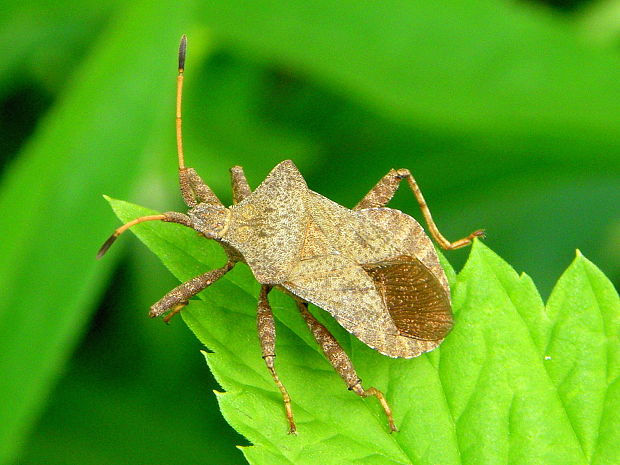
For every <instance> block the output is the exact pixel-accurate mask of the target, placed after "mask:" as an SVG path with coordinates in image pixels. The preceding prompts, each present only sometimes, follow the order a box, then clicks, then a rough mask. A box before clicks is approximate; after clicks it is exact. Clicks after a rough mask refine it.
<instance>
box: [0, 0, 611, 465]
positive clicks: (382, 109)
mask: <svg viewBox="0 0 620 465" xmlns="http://www.w3.org/2000/svg"><path fill="white" fill-rule="evenodd" d="M574 3H575V2H565V5H567V6H569V7H572V6H573V4H574ZM617 5H618V1H617V0H606V1H601V2H589V3H588V4H584V5H582V8H581V9H573V10H572V12H571V13H566V11H564V12H562V13H559V12H558V11H555V10H551V9H548V7H544V6H542V5H541V4H536V3H534V2H533V1H529V2H507V1H500V0H482V1H480V2H475V4H474V3H472V2H465V1H464V0H458V1H457V0H451V1H448V2H444V4H442V5H441V6H438V5H436V4H435V2H412V1H404V0H402V1H396V0H394V1H389V2H370V1H368V2H366V1H363V2H353V1H340V2H328V1H319V2H313V3H312V4H309V3H307V2H302V1H298V0H294V1H293V0H291V1H289V2H287V3H286V5H282V4H280V2H273V1H266V2H260V4H259V3H251V2H240V1H233V0H231V1H228V2H209V3H206V2H198V1H191V0H183V1H175V2H172V1H168V0H164V1H162V2H158V3H155V4H154V3H152V2H146V1H143V0H142V1H136V2H131V3H127V2H125V3H123V2H118V1H112V0H107V1H102V2H101V1H100V2H97V3H95V2H88V1H87V2H84V1H82V2H76V1H73V0H63V1H60V2H49V1H43V0H33V1H31V2H28V3H27V4H24V3H23V2H17V1H14V0H6V1H4V2H3V7H2V9H1V10H0V38H1V42H2V43H3V44H6V46H4V47H2V49H1V50H0V53H1V54H2V56H1V58H0V63H2V66H0V99H1V101H2V106H1V108H0V111H1V114H0V117H1V121H2V124H1V125H0V148H2V150H1V153H0V157H2V159H1V162H0V166H1V167H2V178H1V184H0V211H1V212H2V215H1V219H0V222H1V223H0V230H2V232H3V240H2V241H0V257H2V258H1V259H0V285H1V288H2V299H0V353H2V358H0V372H1V373H2V377H1V378H0V393H1V394H2V396H3V399H5V401H3V402H2V403H0V463H13V461H14V460H15V459H16V458H18V459H19V463H21V464H30V463H32V464H35V463H46V464H54V463H58V464H60V463H67V462H69V463H70V462H75V461H76V460H75V459H74V458H75V457H79V463H82V464H97V463H169V464H173V463H183V464H187V463H213V464H216V463H217V464H220V463H227V464H228V463H230V464H234V463H243V457H242V456H241V454H240V453H239V452H238V451H236V450H235V449H234V448H233V447H232V445H234V444H243V443H244V440H243V439H242V438H240V437H239V436H237V435H236V434H235V433H234V432H233V431H232V430H231V429H230V428H229V427H228V426H226V424H225V423H224V422H223V420H222V419H221V417H220V415H219V413H218V411H217V408H216V403H215V399H214V396H213V395H212V393H211V392H210V389H214V388H216V385H215V383H214V382H213V380H212V378H210V376H209V375H208V373H206V370H205V369H204V366H203V361H202V360H201V356H200V354H199V352H198V349H199V348H200V345H199V343H198V342H197V341H196V340H195V338H193V336H191V335H190V334H189V331H187V330H186V328H184V327H182V325H180V324H179V322H174V323H173V324H172V325H170V327H164V326H163V325H161V324H159V323H158V322H154V321H148V320H146V319H145V317H144V315H145V313H146V310H147V309H148V306H149V304H150V303H152V302H153V301H155V300H157V298H159V297H160V296H161V295H162V294H163V293H164V292H165V291H166V290H168V289H169V288H170V287H172V286H173V285H174V282H175V281H174V279H172V278H171V277H170V276H169V274H168V273H167V272H166V271H165V270H163V268H162V267H161V265H159V264H158V263H157V261H156V260H155V259H154V258H153V257H151V256H150V255H149V254H148V252H146V251H145V250H144V249H143V248H142V247H139V246H138V245H137V242H136V241H132V240H131V238H130V237H127V238H124V240H123V241H122V242H121V244H119V245H117V246H115V247H116V248H117V250H115V251H113V252H112V253H111V254H110V256H109V257H106V260H104V261H102V262H96V261H95V260H94V253H95V252H96V250H97V247H98V246H99V244H100V242H101V241H102V240H103V239H105V237H106V235H107V234H108V233H109V232H110V231H111V230H112V229H113V228H114V227H115V226H116V225H117V220H116V219H115V218H114V216H113V214H112V213H111V212H110V210H109V208H108V206H107V205H106V203H105V202H104V200H103V199H102V198H101V194H104V193H106V194H110V195H112V196H114V197H119V198H125V199H129V200H132V201H135V202H139V203H141V204H144V205H148V206H150V207H152V208H155V209H159V210H171V209H180V208H182V207H181V203H180V200H179V195H178V193H177V191H176V171H175V163H176V161H175V156H174V130H173V111H174V103H173V101H174V84H175V81H174V77H175V61H176V47H177V44H178V39H179V37H180V35H181V33H187V34H188V36H189V40H190V50H189V56H188V62H187V72H186V86H187V87H186V94H185V115H186V119H185V123H186V124H185V145H186V152H187V158H188V163H189V164H191V165H193V166H195V167H196V168H197V169H198V170H199V172H200V173H201V174H202V175H203V177H204V178H205V179H206V180H207V182H208V183H209V184H210V185H211V186H212V187H213V188H214V189H215V190H216V191H217V192H218V194H221V197H222V198H223V199H224V200H226V201H228V200H230V194H229V191H230V189H229V186H228V175H227V171H226V170H227V168H228V167H230V166H231V165H233V164H241V165H244V166H245V168H246V173H247V175H248V178H249V180H250V183H251V184H252V185H253V186H255V185H257V184H258V183H259V182H260V181H261V180H262V179H263V177H264V176H265V175H266V173H267V172H268V171H269V170H270V169H271V168H272V167H273V166H274V165H275V164H276V163H277V162H278V161H280V160H282V159H284V158H292V159H294V160H295V162H296V163H297V164H298V166H299V167H300V169H301V170H302V172H303V173H304V175H305V176H306V179H307V180H308V184H309V185H310V187H311V188H312V189H314V190H317V191H319V192H321V193H322V194H324V195H326V196H328V197H330V198H332V199H333V200H335V201H338V202H340V203H343V204H344V205H352V204H354V203H355V202H356V201H357V200H358V199H359V198H360V197H361V196H362V195H363V194H364V193H365V192H366V191H367V190H368V189H369V188H370V187H371V186H372V185H373V184H374V182H376V181H377V180H378V179H379V178H380V177H381V176H382V175H383V174H384V173H385V172H386V171H387V170H388V169H389V168H391V167H396V168H398V167H407V168H410V169H411V170H412V171H413V173H414V174H415V175H416V178H417V179H418V181H419V183H420V185H421V186H422V189H423V191H424V193H425V195H426V197H427V200H428V202H429V204H430V206H431V208H432V211H433V213H434V216H435V218H436V220H437V222H438V224H439V226H440V228H441V229H442V232H443V233H444V234H445V235H446V236H447V237H449V238H456V237H460V236H462V235H463V234H465V233H467V232H469V231H470V230H472V229H473V228H478V227H485V228H486V229H487V231H488V233H489V237H488V239H487V243H488V244H489V245H490V246H491V247H492V248H493V249H494V250H495V251H497V252H498V253H499V254H500V255H501V256H502V257H503V258H505V259H506V260H507V261H508V262H509V263H511V265H513V266H514V267H515V268H516V269H517V270H524V271H526V272H527V273H528V274H530V275H531V276H532V277H533V278H534V281H535V282H536V283H537V284H539V286H540V291H541V293H542V294H543V296H546V295H548V294H549V291H550V286H551V284H552V283H553V282H555V281H556V280H557V277H558V275H559V274H560V272H561V271H562V270H563V269H565V268H566V266H567V265H568V263H569V262H570V261H571V260H572V257H573V254H574V249H575V248H579V249H581V250H582V251H583V252H584V254H585V255H586V256H588V257H589V258H590V259H592V261H593V262H594V263H596V264H597V265H599V266H600V267H601V268H602V269H603V270H604V271H605V272H606V273H607V275H608V276H610V278H612V280H614V281H615V282H616V283H617V282H618V280H619V278H620V246H619V244H620V105H618V102H620V85H619V84H618V83H620V60H619V57H618V40H617V39H618V33H619V32H620V30H619V28H618V26H617V24H618V21H617V19H618V14H617V13H616V11H617ZM614 19H615V21H614ZM394 205H395V206H396V207H397V208H401V209H403V210H405V211H407V212H408V213H412V214H413V215H414V216H416V217H418V218H419V214H418V211H417V209H416V208H415V204H414V202H413V199H412V198H411V196H410V195H408V193H407V192H406V191H405V190H403V191H402V192H401V193H400V194H399V195H398V196H397V198H396V199H395V201H394ZM466 253H467V252H466V251H457V252H455V253H451V254H450V255H449V259H450V260H451V261H452V262H453V263H454V264H455V265H456V266H457V268H458V267H459V266H460V264H462V263H463V260H464V258H465V256H466ZM97 308H99V311H98V312H97V313H96V314H95V310H96V309H97ZM94 315H95V316H94ZM205 451H206V452H205Z"/></svg>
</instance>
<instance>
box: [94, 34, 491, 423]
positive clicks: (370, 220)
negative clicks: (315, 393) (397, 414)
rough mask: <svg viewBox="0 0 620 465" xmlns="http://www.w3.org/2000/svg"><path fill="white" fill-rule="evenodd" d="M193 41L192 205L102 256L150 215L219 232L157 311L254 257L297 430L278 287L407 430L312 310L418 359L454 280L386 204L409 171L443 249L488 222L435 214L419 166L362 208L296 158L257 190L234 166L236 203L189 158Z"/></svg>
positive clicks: (441, 323)
mask: <svg viewBox="0 0 620 465" xmlns="http://www.w3.org/2000/svg"><path fill="white" fill-rule="evenodd" d="M186 45H187V40H186V38H185V36H183V37H182V39H181V45H180V47H179V74H178V77H177V107H176V133H177V149H178V158H179V183H180V188H181V194H182V196H183V199H184V201H185V203H186V204H187V205H188V207H189V211H188V212H187V214H183V213H178V212H167V213H163V214H160V215H150V216H144V217H141V218H136V219H135V220H133V221H130V222H129V223H126V224H124V225H123V226H121V227H120V228H118V229H117V230H116V231H115V232H114V234H112V236H110V238H109V239H108V240H107V241H106V242H105V243H104V244H103V246H102V247H101V249H100V250H99V254H98V257H101V256H102V255H103V254H104V253H105V252H106V251H107V250H108V249H109V247H110V246H111V245H112V243H113V242H114V240H115V239H116V238H117V237H118V236H119V234H121V233H122V232H123V231H125V230H127V229H128V228H130V227H131V226H133V225H136V224H138V223H142V222H145V221H154V220H159V221H165V222H173V223H179V224H182V225H184V226H187V227H189V228H192V229H194V230H196V231H198V232H199V233H200V234H201V235H202V236H204V237H205V238H208V239H214V240H216V241H218V242H219V243H220V244H221V245H222V246H223V247H224V250H225V251H226V254H227V257H228V261H227V263H226V264H225V265H224V266H222V267H221V268H218V269H215V270H211V271H207V272H206V273H204V274H201V275H200V276H197V277H195V278H193V279H191V280H189V281H187V282H185V283H183V284H181V285H179V286H177V287H176V288H174V289H173V290H171V291H170V292H168V293H167V294H166V295H165V296H164V297H163V298H162V299H161V300H159V301H158V302H156V303H155V304H154V305H153V306H152V307H151V310H150V316H151V317H157V316H161V315H164V314H166V316H165V317H164V320H165V321H168V320H169V319H170V318H171V317H172V316H174V315H175V314H176V313H178V312H179V311H180V310H181V309H182V308H183V307H184V306H185V305H187V303H188V300H189V299H190V298H191V297H192V296H194V295H196V294H197V293H199V292H200V291H202V290H204V289H206V288H207V287H208V286H210V285H211V284H213V283H214V282H215V281H217V280H218V279H220V278H221V277H222V276H224V274H226V273H227V272H228V271H230V270H231V269H232V268H233V266H235V265H236V264H237V263H240V262H242V263H246V264H247V265H248V266H249V267H250V269H251V270H252V272H253V273H254V276H255V277H256V279H257V281H258V282H259V283H260V284H261V291H260V295H259V297H258V310H257V324H258V335H259V339H260V345H261V348H262V353H263V359H264V360H265V363H266V364H267V368H268V369H269V371H270V372H271V375H272V376H273V379H274V381H275V383H276V385H277V386H278V388H279V389H280V392H281V393H282V397H283V399H284V407H285V410H286V417H287V419H288V423H289V432H290V433H295V432H296V426H295V421H294V419H293V412H292V408H291V400H290V397H289V394H288V392H287V390H286V388H285V387H284V385H283V384H282V382H281V381H280V379H279V377H278V374H277V372H276V369H275V364H274V360H275V336H276V332H275V324H274V317H273V313H272V311H271V307H270V305H269V301H268V298H267V296H268V294H269V292H270V291H271V289H273V288H278V289H280V290H281V291H284V292H285V293H287V294H289V295H290V296H291V297H293V299H295V302H296V304H297V307H298V309H299V311H300V312H301V315H302V317H303V319H304V320H305V322H306V323H307V325H308V328H309V329H310V331H311V332H312V334H313V335H314V338H315V339H316V341H317V343H318V344H319V345H320V346H321V349H322V350H323V352H324V354H325V356H326V357H327V359H328V360H329V362H330V363H331V364H332V365H333V367H334V368H335V369H336V371H337V372H338V374H339V375H340V376H341V377H342V378H343V380H344V381H345V383H346V385H347V387H348V388H349V389H350V390H352V391H353V392H355V393H356V394H358V395H359V396H362V397H368V396H375V397H376V398H377V399H378V400H379V402H380V403H381V405H382V407H383V409H384V410H385V414H386V416H387V419H388V423H389V427H390V430H391V431H396V426H395V425H394V420H393V418H392V412H391V410H390V407H389V406H388V403H387V401H386V399H385V397H384V395H383V394H382V393H381V391H379V390H378V389H375V388H374V387H371V388H368V389H365V388H364V387H362V383H361V380H360V379H359V377H358V376H357V374H356V372H355V368H354V367H353V365H352V363H351V360H350V359H349V357H348V356H347V354H346V353H345V352H344V350H343V349H342V347H341V346H340V345H339V344H338V342H337V341H336V339H335V338H334V336H332V335H331V333H330V332H329V331H328V330H327V329H326V328H325V327H324V326H323V325H322V324H321V323H319V322H318V321H317V319H316V318H315V317H314V316H313V315H312V314H311V313H310V311H309V310H308V303H313V304H315V305H316V306H318V307H320V308H322V309H324V310H326V311H328V312H329V313H331V314H332V316H333V317H334V318H335V319H336V321H338V323H339V324H340V325H341V326H342V327H344V328H345V329H346V330H347V331H349V332H350V333H352V334H354V335H355V336H356V337H357V338H358V339H359V340H361V341H362V342H363V343H365V344H367V345H368V346H370V347H372V348H373V349H376V350H377V351H379V352H380V353H382V354H385V355H388V356H390V357H403V358H411V357H416V356H418V355H420V354H422V353H424V352H428V351H429V350H432V349H434V348H435V347H437V346H438V345H439V344H440V343H441V342H442V341H443V339H444V337H445V336H446V334H447V333H448V332H449V331H450V328H451V327H452V311H451V303H450V288H449V286H448V281H447V279H446V276H445V274H444V271H443V269H442V268H441V266H440V265H439V260H438V257H437V253H436V252H435V249H434V247H433V245H432V243H431V240H430V239H429V237H428V236H427V235H426V234H425V232H424V230H423V229H422V227H421V226H420V225H419V224H418V222H417V221H416V220H414V219H413V218H411V217H410V216H408V215H406V214H404V213H402V212H400V211H398V210H394V209H391V208H386V207H385V205H386V204H387V203H388V202H389V201H390V199H391V198H392V196H393V195H394V193H395V192H396V190H397V189H398V187H399V185H400V182H401V181H402V180H405V181H406V182H407V184H408V185H409V187H410V188H411V190H412V192H413V194H414V195H415V197H416V199H417V201H418V204H419V205H420V208H421V210H422V213H423V214H424V218H425V220H426V223H427V224H428V227H429V230H430V233H431V235H432V236H433V238H434V239H435V240H436V241H437V242H438V243H439V245H440V246H441V247H443V248H444V249H457V248H459V247H463V246H465V245H467V244H470V243H471V241H472V239H473V238H474V237H477V236H482V235H483V231H482V230H478V231H475V232H473V233H471V234H470V235H469V236H467V237H465V238H463V239H459V240H457V241H455V242H450V241H448V240H446V239H445V238H444V237H443V236H442V235H441V233H440V232H439V230H438V229H437V226H436V225H435V223H434V221H433V218H432V217H431V213H430V211H429V209H428V207H427V205H426V202H425V201H424V197H423V196H422V192H421V191H420V189H419V188H418V185H417V183H416V181H415V180H414V178H413V176H412V175H411V173H410V172H409V170H406V169H400V170H390V171H389V172H388V173H387V174H386V175H385V176H384V177H383V178H382V179H381V180H380V181H379V182H378V183H377V184H376V185H375V187H373V188H372V189H371V190H370V192H368V194H366V195H365V196H364V198H362V200H361V201H360V202H359V203H358V204H357V205H356V206H355V207H354V208H353V209H348V208H345V207H342V206H340V205H338V204H337V203H335V202H332V201H331V200H329V199H327V198H325V197H323V196H321V195H320V194H317V193H316V192H313V191H311V190H310V189H308V186H307V185H306V182H305V181H304V178H303V177H302V176H301V174H300V172H299V171H298V170H297V168H296V167H295V165H294V164H293V162H292V161H290V160H286V161H283V162H281V163H280V164H279V165H277V166H276V167H275V168H274V169H273V170H272V171H271V173H269V175H268V176H267V178H266V179H265V180H264V181H263V182H262V183H261V185H260V186H258V187H257V188H256V189H255V190H254V191H252V190H251V189H250V187H249V185H248V182H247V181H246V178H245V175H244V173H243V169H242V168H241V167H239V166H235V167H233V168H231V177H232V191H233V201H234V203H233V205H232V206H230V207H225V206H224V205H223V204H222V203H221V202H220V200H219V199H218V198H217V196H216V195H215V194H214V193H213V191H212V190H211V189H210V188H209V186H207V185H206V184H205V183H204V182H203V180H202V179H201V178H200V176H199V175H198V174H197V173H196V171H195V170H194V169H193V168H187V167H186V166H185V161H184V156H183V144H182V136H181V101H182V98H181V97H182V91H183V71H184V65H185V50H186Z"/></svg>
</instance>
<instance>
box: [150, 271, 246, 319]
mask: <svg viewBox="0 0 620 465" xmlns="http://www.w3.org/2000/svg"><path fill="white" fill-rule="evenodd" d="M234 265H235V264H234V263H233V262H228V263H226V265H224V266H223V267H222V268H218V269H216V270H211V271H207V272H206V273H203V274H201V275H199V276H196V277H195V278H192V279H190V280H189V281H186V282H184V283H183V284H180V285H178V286H177V287H175V288H174V289H172V290H171V291H170V292H168V293H167V294H166V295H165V296H163V297H162V298H161V299H160V300H158V301H157V302H156V303H154V304H153V305H152V306H151V311H150V312H149V316H150V317H151V318H154V317H157V316H161V315H163V314H164V313H166V312H168V311H170V313H169V314H168V315H166V317H165V318H164V321H165V322H166V323H167V322H168V321H169V320H170V318H172V317H173V316H174V315H176V314H177V313H179V312H180V311H181V309H182V308H183V307H185V306H186V305H187V303H188V302H187V301H188V299H189V298H190V297H193V296H195V295H196V294H198V293H199V292H200V291H202V290H203V289H206V288H207V287H209V286H210V285H211V284H213V283H214V282H215V281H217V280H218V279H220V278H221V277H222V276H224V275H225V274H226V273H228V272H229V271H230V270H231V269H232V267H233V266H234Z"/></svg>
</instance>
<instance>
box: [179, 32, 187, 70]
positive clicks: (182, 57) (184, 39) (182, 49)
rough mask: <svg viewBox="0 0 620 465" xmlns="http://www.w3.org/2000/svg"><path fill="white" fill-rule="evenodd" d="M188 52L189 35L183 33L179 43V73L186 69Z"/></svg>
mask: <svg viewBox="0 0 620 465" xmlns="http://www.w3.org/2000/svg"><path fill="white" fill-rule="evenodd" d="M186 52H187V36H186V35H185V34H183V35H182V36H181V43H180V44H179V73H182V72H183V70H185V54H186Z"/></svg>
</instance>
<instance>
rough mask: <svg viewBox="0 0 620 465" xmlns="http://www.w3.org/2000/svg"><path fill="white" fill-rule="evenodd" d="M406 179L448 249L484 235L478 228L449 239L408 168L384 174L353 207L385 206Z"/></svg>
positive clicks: (435, 234) (430, 225) (433, 231)
mask: <svg viewBox="0 0 620 465" xmlns="http://www.w3.org/2000/svg"><path fill="white" fill-rule="evenodd" d="M403 179H406V180H407V183H408V184H409V188H410V189H411V191H412V192H413V195H415V198H416V200H417V201H418V205H419V206H420V210H422V214H423V215H424V219H425V220H426V224H427V225H428V229H429V231H430V233H431V235H432V236H433V238H434V239H435V241H437V243H438V244H439V245H440V246H441V247H443V248H444V249H446V250H454V249H458V248H460V247H463V246H466V245H468V244H471V241H472V240H473V239H474V237H483V236H484V229H478V230H477V231H474V232H473V233H471V234H470V235H469V236H467V237H463V238H462V239H458V240H456V241H454V242H450V241H449V240H447V239H446V238H445V237H444V236H443V235H442V234H441V233H440V232H439V228H437V225H436V224H435V221H433V216H432V215H431V211H430V209H429V208H428V205H427V204H426V201H425V200H424V196H423V195H422V191H421V190H420V188H419V187H418V183H417V182H416V181H415V179H414V177H413V175H412V174H411V172H410V171H409V170H408V169H400V170H393V169H392V170H390V171H389V172H388V174H386V175H385V176H383V178H381V179H380V180H379V182H378V183H377V184H376V185H375V187H373V188H372V189H371V190H370V192H368V194H366V195H365V196H364V198H363V199H362V200H360V202H359V203H358V204H357V205H356V206H355V207H354V208H353V209H354V210H361V209H364V208H378V207H385V206H386V205H387V203H388V202H389V201H390V200H392V197H394V194H395V193H396V191H397V190H398V188H399V186H400V182H401V181H402V180H403Z"/></svg>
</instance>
